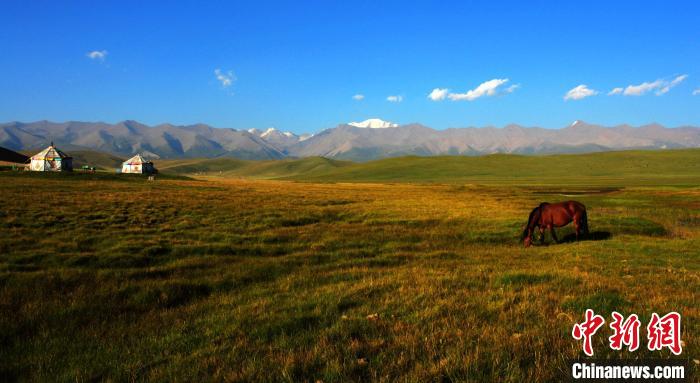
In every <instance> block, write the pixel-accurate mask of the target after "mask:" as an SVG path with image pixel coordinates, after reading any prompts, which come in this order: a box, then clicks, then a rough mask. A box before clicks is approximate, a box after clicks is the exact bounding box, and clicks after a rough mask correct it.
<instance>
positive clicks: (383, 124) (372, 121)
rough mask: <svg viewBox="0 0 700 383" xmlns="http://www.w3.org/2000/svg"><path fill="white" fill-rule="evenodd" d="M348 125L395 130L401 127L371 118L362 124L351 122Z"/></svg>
mask: <svg viewBox="0 0 700 383" xmlns="http://www.w3.org/2000/svg"><path fill="white" fill-rule="evenodd" d="M348 125H350V126H354V127H356V128H371V129H384V128H395V127H397V126H399V124H394V123H393V122H389V121H384V120H381V119H379V118H370V119H369V120H364V121H362V122H351V123H349V124H348Z"/></svg>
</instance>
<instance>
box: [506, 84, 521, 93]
mask: <svg viewBox="0 0 700 383" xmlns="http://www.w3.org/2000/svg"><path fill="white" fill-rule="evenodd" d="M518 88H520V84H513V85H511V86H509V87H508V89H506V93H508V94H510V93H513V92H515V90H516V89H518Z"/></svg>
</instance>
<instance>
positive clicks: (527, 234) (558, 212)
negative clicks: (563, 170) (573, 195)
mask: <svg viewBox="0 0 700 383" xmlns="http://www.w3.org/2000/svg"><path fill="white" fill-rule="evenodd" d="M572 221H573V222H574V228H575V229H576V240H578V239H579V235H581V234H583V235H588V216H587V215H586V207H585V206H584V205H583V204H582V203H580V202H577V201H566V202H559V203H548V202H542V203H541V204H540V206H538V207H536V208H534V209H533V210H532V212H531V213H530V217H529V218H528V220H527V226H525V229H524V230H523V235H522V238H521V240H523V241H524V244H525V247H528V246H530V245H531V244H532V235H533V234H534V231H535V229H537V228H538V227H539V229H540V235H541V238H540V243H544V235H545V234H544V231H545V229H549V230H551V232H552V238H553V239H554V241H555V242H559V240H558V239H557V234H556V233H555V232H554V228H555V227H562V226H566V225H568V224H569V223H571V222H572Z"/></svg>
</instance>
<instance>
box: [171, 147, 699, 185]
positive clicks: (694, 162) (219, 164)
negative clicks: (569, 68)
mask: <svg viewBox="0 0 700 383" xmlns="http://www.w3.org/2000/svg"><path fill="white" fill-rule="evenodd" d="M157 166H158V167H159V169H161V171H163V172H166V173H167V172H170V173H175V174H190V175H191V174H200V175H210V176H222V177H251V178H268V179H270V178H273V179H287V180H296V181H314V182H438V183H450V182H486V183H488V182H497V183H511V182H513V183H515V182H519V183H521V182H527V183H538V182H544V183H553V182H554V183H557V182H561V183H567V184H616V183H617V182H619V181H622V180H625V183H627V184H629V183H630V182H632V183H635V184H639V185H644V184H674V185H679V184H690V185H693V184H695V185H697V184H698V183H700V150H698V149H687V150H664V151H621V152H603V153H590V154H571V155H547V156H522V155H510V154H494V155H488V156H479V157H467V156H440V157H413V156H412V157H400V158H389V159H383V160H377V161H370V162H365V163H352V162H344V161H337V160H330V159H326V158H321V157H310V158H303V159H295V160H290V159H285V160H277V161H242V160H235V159H195V160H172V161H159V162H158V163H157Z"/></svg>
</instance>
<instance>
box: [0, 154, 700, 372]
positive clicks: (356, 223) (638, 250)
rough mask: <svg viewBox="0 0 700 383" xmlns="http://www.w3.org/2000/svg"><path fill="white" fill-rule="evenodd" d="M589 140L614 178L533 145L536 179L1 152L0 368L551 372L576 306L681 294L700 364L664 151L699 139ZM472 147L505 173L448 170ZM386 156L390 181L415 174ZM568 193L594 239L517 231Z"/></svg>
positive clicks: (683, 235) (679, 214)
mask: <svg viewBox="0 0 700 383" xmlns="http://www.w3.org/2000/svg"><path fill="white" fill-rule="evenodd" d="M599 155H600V156H603V158H604V159H605V158H607V157H605V156H613V157H611V158H607V160H609V161H610V163H609V165H608V169H604V170H600V171H601V172H603V171H604V172H609V171H611V170H610V168H614V167H617V169H618V170H616V171H617V172H618V173H619V174H618V175H617V176H616V177H615V178H614V180H615V181H614V185H612V186H610V185H608V186H601V185H606V182H608V181H606V180H609V179H608V178H607V177H612V176H609V175H607V173H605V174H601V175H600V176H599V175H588V176H585V177H584V176H579V177H578V178H576V181H577V182H576V183H575V184H574V185H572V186H569V185H567V184H566V183H565V182H563V181H561V180H560V175H561V174H563V173H557V172H558V171H559V170H556V169H557V168H556V166H562V167H564V166H565V164H566V162H562V161H564V160H561V161H559V162H556V161H551V158H549V157H527V158H528V159H530V158H533V159H538V160H540V161H542V160H543V161H544V162H543V163H545V164H547V163H549V164H551V166H552V167H551V169H552V170H551V172H552V173H542V174H540V177H539V178H537V180H538V182H537V183H536V185H534V186H533V185H532V184H531V183H532V182H533V181H531V179H530V178H529V177H530V176H528V177H525V178H523V179H524V181H522V180H521V179H520V178H517V177H513V178H506V177H505V175H506V173H505V170H498V169H496V168H493V169H491V170H488V167H487V166H486V165H485V164H487V163H489V161H495V160H494V158H495V157H493V158H492V157H485V158H483V159H480V158H466V159H459V158H454V157H449V158H442V159H422V158H409V159H405V161H406V162H407V163H409V164H412V165H417V164H422V163H423V161H428V160H429V161H428V162H427V163H431V162H430V161H434V162H432V164H433V167H434V168H436V169H438V170H439V169H452V170H450V172H448V171H445V172H443V173H440V174H439V177H438V175H435V174H434V175H432V176H431V175H430V173H422V174H424V176H425V177H426V179H427V180H429V181H431V183H419V184H412V183H398V182H397V183H393V184H388V183H381V182H378V178H381V177H384V176H381V177H380V176H379V174H389V173H390V172H389V171H388V170H382V171H381V172H380V171H379V170H377V171H376V173H371V172H370V173H368V174H367V175H366V176H365V178H364V179H363V182H364V181H372V183H328V182H326V181H328V180H331V179H334V180H341V179H343V178H342V177H341V176H340V175H334V176H333V177H331V176H323V177H321V176H320V175H319V174H321V173H322V172H329V170H328V169H325V170H319V171H318V172H317V171H316V170H314V169H315V167H317V166H320V167H329V166H330V167H333V168H334V169H333V170H332V171H333V172H338V173H336V174H341V173H342V174H345V175H344V176H343V177H345V176H348V177H349V175H353V177H357V179H359V175H358V173H354V172H355V170H352V169H356V167H358V166H379V165H376V164H378V163H379V164H381V163H384V162H383V161H378V162H376V163H368V164H359V165H356V164H348V163H338V164H336V163H334V162H330V163H328V162H324V161H326V160H319V159H314V160H305V161H302V162H297V161H293V160H288V161H286V162H282V163H280V162H262V163H252V165H251V164H249V163H248V162H245V163H246V165H244V166H245V167H249V166H261V168H260V169H265V171H266V172H267V173H266V175H267V176H270V177H271V176H274V177H278V176H279V175H280V174H284V173H283V170H284V169H285V167H289V168H288V170H287V171H289V172H292V173H296V174H297V175H296V176H295V177H299V178H302V179H304V180H305V181H307V182H289V181H276V180H255V179H238V178H236V177H238V176H234V175H232V174H233V173H230V174H227V175H226V176H225V177H218V176H217V177H206V181H202V180H192V179H187V178H185V177H173V178H168V177H164V176H163V177H162V176H160V175H159V176H158V177H157V180H156V181H155V182H148V181H146V180H145V179H144V178H143V177H139V176H134V177H127V176H123V175H122V176H120V175H112V174H99V173H98V174H81V173H75V174H39V173H17V172H0V200H1V201H3V203H2V205H0V254H1V255H0V360H1V361H2V363H0V376H1V377H2V378H3V380H10V381H13V380H21V381H26V380H33V381H37V380H38V381H96V380H97V381H103V380H111V381H130V380H149V381H173V380H175V381H201V380H207V381H208V380H215V381H221V380H230V381H317V380H321V381H323V382H336V381H337V382H341V381H342V382H344V381H371V380H373V381H504V382H522V381H561V380H563V379H564V377H565V376H566V368H567V367H566V360H567V359H569V358H575V357H580V356H582V355H583V354H582V351H581V348H580V344H579V343H577V342H576V341H574V340H573V339H572V338H571V335H570V333H571V327H572V325H573V324H574V323H575V322H578V321H581V319H582V318H583V314H584V310H585V309H586V308H592V309H594V310H595V311H596V312H597V313H600V314H601V315H604V316H605V317H606V320H608V321H609V319H610V318H609V315H610V312H611V311H612V310H618V311H620V312H622V313H623V314H625V315H627V314H630V313H637V314H638V315H639V316H640V318H641V319H642V321H643V324H644V325H646V321H647V320H648V319H649V316H650V315H651V313H652V312H657V313H666V312H669V311H678V312H680V313H681V314H682V315H683V335H682V338H683V341H684V342H685V346H684V349H683V357H687V358H689V359H690V360H691V368H692V369H693V371H694V373H697V366H696V365H695V364H694V363H693V362H692V360H693V359H700V347H699V346H698V345H699V344H700V343H699V340H700V325H699V324H698V323H700V310H699V309H700V305H698V293H697V292H698V291H700V278H699V277H698V276H699V275H700V250H699V249H700V202H698V201H700V184H698V183H697V182H696V183H694V184H693V182H694V181H693V179H694V178H693V177H696V176H697V174H695V175H694V174H693V173H692V169H693V166H696V165H695V164H697V162H696V163H695V164H681V163H678V165H677V166H676V167H674V168H673V169H671V168H670V164H668V163H666V161H670V160H668V159H667V158H666V157H665V156H671V157H673V156H675V157H673V159H674V161H676V162H679V159H680V158H682V157H683V158H685V157H684V156H687V158H688V159H690V160H692V159H693V158H695V157H694V156H696V155H697V154H696V152H694V151H678V152H675V151H674V152H660V153H659V154H655V153H651V152H632V153H631V154H630V155H631V156H632V158H635V157H634V156H645V158H647V159H649V158H655V157H653V156H655V155H658V156H661V157H659V158H657V160H658V161H659V162H660V163H657V162H655V161H651V160H650V161H651V162H650V163H648V167H649V168H653V169H666V170H665V171H666V173H667V174H674V175H676V176H677V177H685V178H684V181H683V182H677V181H676V176H674V177H670V176H668V177H666V176H664V174H658V175H651V174H647V173H646V172H641V173H639V172H638V171H639V168H635V166H636V165H634V164H635V163H637V162H636V161H632V160H629V161H627V160H625V161H624V162H623V163H619V162H621V161H622V160H621V159H620V158H619V156H623V155H622V154H615V153H612V154H599ZM596 156H598V155H593V156H592V157H591V158H592V159H591V161H594V162H596V163H602V161H604V160H601V159H599V158H598V157H596ZM504 157H506V158H511V157H508V156H504ZM563 157H566V156H563ZM623 157H624V156H623ZM512 158H515V159H517V158H520V157H512ZM567 158H568V157H567ZM572 158H576V156H572ZM226 161H228V160H226ZM314 161H315V162H314ZM386 161H389V162H388V164H398V163H399V162H400V161H399V160H386ZM441 161H442V162H445V163H442V162H441ZM462 161H464V162H462ZM473 161H476V162H473ZM479 161H481V162H479ZM505 161H510V160H509V159H506V160H505ZM572 161H573V160H572ZM535 163H537V164H539V163H540V162H533V164H532V166H544V165H535ZM557 163H559V165H557ZM256 164H257V165H256ZM300 164H304V165H305V166H301V165H300ZM386 164H387V163H384V165H382V166H381V167H380V168H381V169H388V168H390V167H388V166H387V165H386ZM454 164H458V165H454ZM475 164H478V165H479V166H481V167H482V168H484V169H487V170H488V172H490V174H492V175H494V174H495V175H497V176H498V177H504V178H498V177H495V178H490V179H492V180H496V181H493V183H487V182H482V181H483V180H484V179H486V178H479V177H480V176H477V175H475V176H474V177H475V179H474V180H472V179H471V178H469V177H467V176H464V177H465V178H461V180H463V181H461V182H460V181H458V180H455V179H453V178H452V176H450V177H448V176H446V175H447V174H457V172H463V171H466V170H465V169H477V168H478V166H477V165H475ZM562 164H564V165H562ZM156 165H158V164H156ZM224 165H225V164H224ZM306 165H308V166H306ZM176 166H186V164H185V160H182V162H181V163H180V164H179V165H176ZM226 166H228V165H226ZM424 166H427V165H424ZM492 166H494V167H497V166H498V165H497V164H495V163H494V164H493V165H492ZM506 168H507V166H506V165H503V169H506ZM211 169H214V168H211ZM248 169H252V168H248ZM421 169H422V168H420V167H415V171H417V172H423V171H424V170H421ZM513 169H518V168H512V169H511V171H512V172H514V173H518V172H519V171H520V170H518V172H515V171H513ZM624 169H628V170H624ZM635 169H637V170H635ZM220 170H221V171H224V172H234V171H233V170H230V169H229V168H227V170H224V168H220ZM351 170H352V171H351ZM214 171H216V170H214ZM436 171H437V170H436ZM474 171H476V170H474ZM484 171H486V170H484ZM635 171H637V173H635ZM164 172H165V173H167V171H164ZM396 172H397V173H395V174H397V175H395V177H397V178H395V179H394V180H393V181H392V182H395V181H396V180H397V179H401V180H410V181H412V182H413V181H415V180H418V179H420V178H418V176H410V177H409V173H408V171H407V170H403V172H404V173H401V172H398V170H396ZM425 172H427V171H425ZM522 172H524V173H527V170H526V168H524V170H522ZM182 174H192V173H190V171H183V172H182ZM239 174H242V173H239ZM302 174H304V175H309V174H317V175H318V177H319V179H323V180H324V182H323V183H313V182H308V180H309V179H310V178H309V177H306V176H304V177H302V176H301V175H302ZM324 174H325V173H324ZM465 174H467V173H465ZM652 176H653V177H652ZM227 177H231V178H227ZM431 177H432V178H431ZM597 177H601V178H597ZM640 177H648V178H645V179H646V180H647V181H645V182H644V185H643V186H639V184H640V181H639V179H640ZM533 179H534V178H533ZM611 179H612V178H611ZM436 180H449V181H450V182H449V183H446V184H436V183H434V182H436ZM652 181H653V182H654V183H655V185H653V184H652ZM587 182H589V183H590V184H591V185H593V186H589V185H587V184H586V183H587ZM571 196H574V197H571ZM569 198H575V199H577V200H580V201H581V202H583V203H584V204H586V206H587V207H588V213H589V222H590V226H591V230H592V231H593V232H594V233H596V235H597V236H596V237H595V239H596V240H588V241H582V242H566V243H562V244H551V243H550V244H549V245H547V246H534V247H531V248H529V249H524V248H523V247H522V245H521V244H520V243H519V242H518V234H519V233H520V230H521V228H522V225H523V224H524V223H525V220H526V218H527V215H528V213H529V211H530V209H532V207H534V206H536V205H537V204H538V203H539V202H540V201H544V200H548V201H557V200H562V199H569ZM558 233H559V237H560V238H565V237H566V236H570V235H571V234H572V231H571V228H568V227H567V228H562V229H559V230H558ZM609 335H610V334H609V329H608V328H607V325H606V327H605V328H603V329H601V330H600V331H599V333H598V334H597V335H596V342H595V345H594V347H595V352H596V356H597V357H601V358H620V357H621V358H639V357H662V358H665V357H669V356H670V353H669V352H668V351H663V352H655V353H650V352H648V351H645V350H638V351H637V352H635V353H633V354H631V353H628V352H626V351H622V352H615V351H611V350H609V349H608V348H607V347H606V345H605V344H604V341H605V339H606V337H607V336H609ZM641 335H642V342H643V341H644V339H645V338H644V336H645V334H644V332H643V331H642V333H641Z"/></svg>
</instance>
